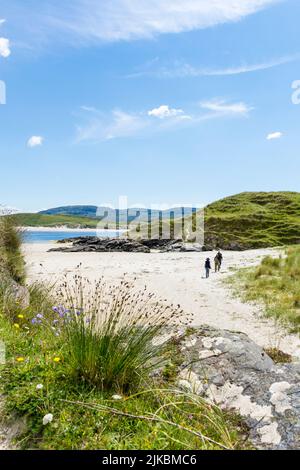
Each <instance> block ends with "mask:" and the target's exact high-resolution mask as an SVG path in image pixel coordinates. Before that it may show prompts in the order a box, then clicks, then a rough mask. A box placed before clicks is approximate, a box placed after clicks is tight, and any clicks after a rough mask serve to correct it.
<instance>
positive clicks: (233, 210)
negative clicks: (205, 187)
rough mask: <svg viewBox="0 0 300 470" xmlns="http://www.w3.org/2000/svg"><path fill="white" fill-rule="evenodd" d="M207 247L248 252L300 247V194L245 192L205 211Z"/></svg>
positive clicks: (208, 207) (216, 203) (211, 205)
mask: <svg viewBox="0 0 300 470" xmlns="http://www.w3.org/2000/svg"><path fill="white" fill-rule="evenodd" d="M205 244H206V245H211V246H213V247H216V246H219V247H220V248H223V249H226V248H229V249H247V248H261V247H272V246H279V245H292V244H300V193H295V192H273V193H272V192H270V193H265V192H261V193H259V192H257V193H254V192H253V193H251V192H249V193H241V194H238V195H236V196H231V197H227V198H225V199H221V200H220V201H217V202H214V203H212V204H210V205H209V206H207V207H206V209H205Z"/></svg>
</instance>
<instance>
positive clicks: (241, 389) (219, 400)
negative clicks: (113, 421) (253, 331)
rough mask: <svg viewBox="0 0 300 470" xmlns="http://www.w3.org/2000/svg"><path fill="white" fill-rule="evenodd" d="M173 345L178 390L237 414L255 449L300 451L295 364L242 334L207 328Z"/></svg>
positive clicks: (299, 369) (299, 374) (299, 376)
mask: <svg viewBox="0 0 300 470" xmlns="http://www.w3.org/2000/svg"><path fill="white" fill-rule="evenodd" d="M177 347H178V348H179V350H180V358H181V360H180V365H179V366H178V380H177V386H178V387H179V388H181V389H184V390H187V391H193V392H194V393H198V394H199V395H201V396H202V397H204V398H206V399H207V400H208V401H210V402H211V403H215V404H217V405H218V406H220V408H222V409H224V410H228V411H232V412H235V413H237V414H238V415H239V416H241V417H242V419H243V421H244V422H245V424H246V426H247V427H248V429H249V436H250V440H251V442H252V444H253V445H254V446H255V447H256V448H257V449H278V450H280V449H299V447H300V386H299V385H300V363H299V362H292V363H286V364H278V365H277V364H275V363H274V362H273V360H272V359H271V358H270V357H269V356H268V355H267V354H266V353H265V352H264V351H263V349H262V348H261V347H260V346H258V345H256V344H255V343H254V342H253V341H252V340H250V339H249V337H248V336H247V335H245V334H244V333H240V332H232V331H227V330H218V329H216V328H212V327H210V326H201V327H198V328H194V329H193V332H192V334H190V333H188V336H186V335H185V334H181V335H180V337H179V342H178V343H177ZM176 359H178V358H176Z"/></svg>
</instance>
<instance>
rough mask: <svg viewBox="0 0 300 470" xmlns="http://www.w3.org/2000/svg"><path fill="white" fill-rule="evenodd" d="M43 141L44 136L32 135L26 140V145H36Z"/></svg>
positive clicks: (32, 146)
mask: <svg viewBox="0 0 300 470" xmlns="http://www.w3.org/2000/svg"><path fill="white" fill-rule="evenodd" d="M43 141H44V137H41V136H40V135H33V136H32V137H30V139H29V140H28V142H27V147H29V148H34V147H38V146H40V145H42V144H43Z"/></svg>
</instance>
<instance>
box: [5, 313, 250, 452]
mask: <svg viewBox="0 0 300 470" xmlns="http://www.w3.org/2000/svg"><path fill="white" fill-rule="evenodd" d="M30 318H32V316H31V315H30V316H29V318H28V319H27V317H26V312H24V319H23V320H19V324H20V328H18V329H16V328H15V327H14V326H13V325H12V324H11V322H10V321H8V319H7V318H5V317H4V316H3V315H2V316H0V337H1V338H2V340H3V341H4V342H5V344H6V349H7V362H6V364H5V366H3V367H1V377H2V379H1V393H3V394H4V396H5V410H6V413H7V414H8V415H11V414H12V413H13V414H14V415H17V416H23V417H25V418H26V423H27V430H26V431H25V433H24V434H23V435H22V436H20V439H19V445H21V447H22V448H24V449H28V448H33V449H59V450H60V449H117V450H123V449H170V450H173V449H174V450H187V449H223V448H224V447H225V448H230V449H232V448H239V447H241V446H242V445H243V444H242V441H241V436H240V433H241V430H242V428H241V426H242V425H241V423H240V420H239V418H238V417H236V416H233V415H231V414H226V413H224V412H222V411H221V410H220V409H219V408H218V407H216V406H213V405H210V404H208V403H207V402H205V401H204V400H203V399H201V398H200V397H197V396H194V395H192V394H186V393H183V392H179V391H178V390H176V389H174V387H173V385H172V383H170V384H169V383H168V382H167V381H163V380H162V379H161V378H160V379H158V380H157V381H154V379H153V381H148V385H147V387H146V388H145V387H139V389H138V390H137V391H136V392H135V393H133V394H130V393H125V392H123V393H122V394H121V397H122V399H120V400H116V399H114V398H113V393H114V392H113V389H112V390H109V389H106V390H104V389H102V388H101V387H100V388H99V387H97V386H95V385H93V383H91V382H87V381H85V380H83V378H82V379H80V378H79V377H78V376H77V377H76V376H74V371H73V367H72V363H71V362H70V361H69V348H68V346H66V345H65V344H64V342H63V341H61V338H60V337H56V336H55V335H53V334H52V335H50V334H49V330H48V329H47V328H36V327H35V326H34V327H33V326H32V325H31V323H30ZM58 358H59V361H58ZM39 384H41V385H43V388H42V389H41V390H38V389H37V385H39ZM49 413H51V414H52V415H53V421H52V422H51V423H49V424H48V425H46V426H44V425H43V422H42V421H43V417H44V416H45V415H46V414H49Z"/></svg>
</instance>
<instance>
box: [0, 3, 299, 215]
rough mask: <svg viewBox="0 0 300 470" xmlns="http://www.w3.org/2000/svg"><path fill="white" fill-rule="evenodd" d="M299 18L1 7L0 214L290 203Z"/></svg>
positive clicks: (271, 10)
mask: <svg viewBox="0 0 300 470" xmlns="http://www.w3.org/2000/svg"><path fill="white" fill-rule="evenodd" d="M299 17H300V3H299V1H298V0H282V1H280V0H278V1H277V0H274V1H273V0H243V1H241V0H215V1H214V2H212V1H211V0H110V2H107V1H105V0H73V1H72V2H71V1H64V0H61V1H57V0H43V2H41V1H40V0H1V4H0V80H1V81H2V82H5V85H6V104H5V105H0V161H1V180H0V181H1V185H0V204H6V205H9V206H12V207H16V208H19V209H21V210H28V211H35V210H39V209H43V208H48V207H54V206H58V205H65V204H79V203H80V204H90V203H92V204H98V205H100V204H104V203H109V202H110V203H111V204H116V203H117V201H118V197H119V196H120V195H127V196H128V199H129V204H144V205H147V206H150V205H159V204H167V205H175V204H199V203H207V202H210V201H213V200H216V199H218V198H221V197H223V196H226V195H230V194H234V193H238V192H242V191H257V190H264V191H271V190H291V191H300V179H299V174H300V160H299V150H298V148H299V139H300V133H299V123H300V105H297V104H293V102H292V94H293V93H296V95H297V96H296V97H297V98H298V94H297V90H293V89H292V83H293V82H294V81H296V80H300V69H299V65H300V35H299ZM299 96H300V93H299ZM0 101H1V100H0ZM294 101H295V103H297V102H298V101H300V100H298V99H296V100H295V99H294Z"/></svg>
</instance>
